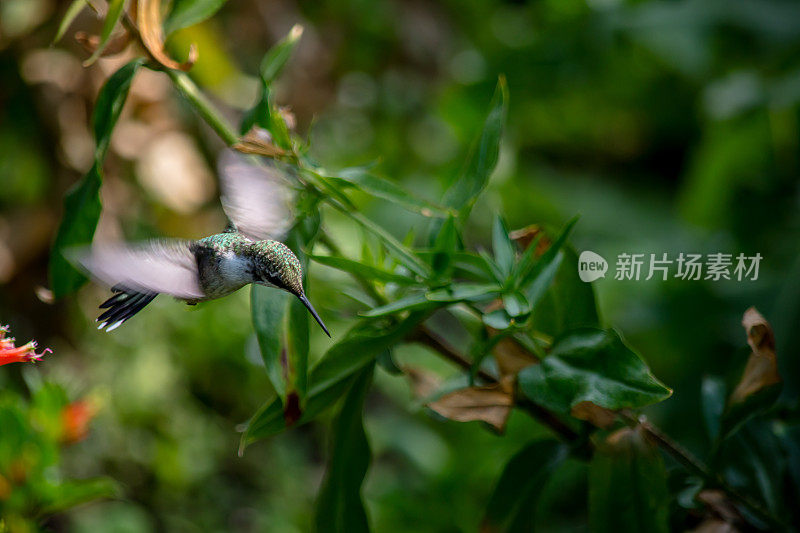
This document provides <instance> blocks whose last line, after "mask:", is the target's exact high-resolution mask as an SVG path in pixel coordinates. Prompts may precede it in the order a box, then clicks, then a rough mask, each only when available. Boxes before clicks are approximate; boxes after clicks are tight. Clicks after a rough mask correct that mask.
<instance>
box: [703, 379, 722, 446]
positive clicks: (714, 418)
mask: <svg viewBox="0 0 800 533" xmlns="http://www.w3.org/2000/svg"><path fill="white" fill-rule="evenodd" d="M700 397H701V400H702V401H701V407H702V410H703V421H704V422H705V424H706V431H707V432H708V438H709V439H710V440H711V442H715V441H716V440H717V438H718V437H719V430H720V422H721V420H722V413H723V412H724V411H725V398H726V397H727V390H726V387H725V381H724V380H723V379H721V378H719V377H716V376H705V377H704V378H703V382H702V385H701V388H700Z"/></svg>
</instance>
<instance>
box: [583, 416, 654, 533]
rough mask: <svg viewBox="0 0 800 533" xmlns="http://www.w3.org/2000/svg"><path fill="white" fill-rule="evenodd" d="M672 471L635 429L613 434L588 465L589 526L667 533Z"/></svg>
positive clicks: (599, 528)
mask: <svg viewBox="0 0 800 533" xmlns="http://www.w3.org/2000/svg"><path fill="white" fill-rule="evenodd" d="M668 511H669V493H668V492H667V473H666V470H665V468H664V462H663V460H662V459H661V455H660V454H659V452H658V450H657V449H656V448H655V446H653V445H652V444H650V443H649V442H648V441H647V440H646V439H645V437H644V436H643V435H642V434H641V433H640V432H639V431H638V430H633V429H628V428H625V429H622V430H620V431H618V432H617V433H614V434H612V435H611V436H610V437H609V438H608V440H607V441H606V442H605V443H603V444H602V445H601V446H598V449H597V451H596V452H595V454H594V457H593V458H592V462H591V465H590V466H589V528H590V529H591V530H592V531H596V532H598V533H604V532H613V533H618V532H625V531H631V532H636V533H638V532H640V531H652V532H653V533H660V532H663V533H666V532H667V531H668V530H669V529H668V527H667V517H668Z"/></svg>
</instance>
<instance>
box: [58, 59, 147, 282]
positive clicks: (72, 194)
mask: <svg viewBox="0 0 800 533" xmlns="http://www.w3.org/2000/svg"><path fill="white" fill-rule="evenodd" d="M141 65H142V60H141V59H137V60H134V61H131V62H130V63H128V64H127V65H125V66H123V67H122V68H120V69H119V70H118V71H117V72H115V73H114V74H113V75H112V76H111V77H110V78H109V79H108V80H107V81H106V83H105V85H104V86H103V88H102V89H101V90H100V94H99V95H98V97H97V103H96V104H95V109H94V114H93V116H92V124H93V126H94V135H95V142H96V148H95V162H94V165H92V168H91V169H90V170H89V172H88V173H87V174H86V176H84V177H83V179H81V181H79V182H78V183H77V184H76V185H75V186H74V187H73V188H72V189H70V190H69V191H68V192H67V194H66V196H65V197H64V215H63V217H62V220H61V224H60V225H59V227H58V231H57V233H56V238H55V241H54V242H53V247H52V249H51V252H50V265H49V273H50V284H51V287H52V290H53V295H54V296H55V297H56V298H61V297H63V296H65V295H67V294H69V293H71V292H73V291H75V290H77V289H78V288H79V287H80V286H81V285H83V283H84V282H85V281H86V277H85V276H84V275H83V274H82V273H81V272H79V271H78V270H76V269H75V268H74V267H73V266H72V265H71V264H70V262H69V261H68V260H67V259H66V257H64V250H66V249H68V248H72V247H74V246H80V245H85V244H89V243H90V242H91V241H92V237H93V236H94V231H95V229H96V228H97V221H98V220H99V219H100V211H101V209H102V205H101V203H100V185H101V183H102V179H103V178H102V166H103V160H104V159H105V155H106V151H107V149H108V143H109V142H110V139H111V132H112V131H113V129H114V125H115V124H116V123H117V119H118V118H119V114H120V113H121V112H122V107H123V105H124V104H125V99H126V98H127V96H128V90H129V89H130V86H131V82H132V81H133V77H134V76H135V75H136V71H137V70H138V69H139V67H140V66H141Z"/></svg>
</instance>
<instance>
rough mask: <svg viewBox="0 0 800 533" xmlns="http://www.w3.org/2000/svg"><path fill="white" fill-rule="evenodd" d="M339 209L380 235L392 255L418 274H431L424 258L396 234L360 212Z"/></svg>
mask: <svg viewBox="0 0 800 533" xmlns="http://www.w3.org/2000/svg"><path fill="white" fill-rule="evenodd" d="M339 210H340V211H341V212H342V213H344V214H345V215H346V216H348V217H349V218H351V219H352V220H354V221H355V222H357V223H358V224H359V225H361V227H363V228H364V229H365V230H367V231H369V232H370V233H372V234H373V235H375V236H376V237H378V238H379V239H380V240H381V242H382V243H383V245H384V246H386V249H387V250H388V251H389V253H390V254H392V256H393V257H395V258H396V259H397V260H398V261H399V262H400V264H402V265H403V266H404V267H406V268H407V269H409V270H410V271H412V272H414V273H415V274H417V275H420V276H422V277H424V278H427V277H428V275H429V274H430V272H429V268H428V265H426V264H425V263H424V262H422V260H420V258H419V257H417V255H416V254H415V253H414V252H413V251H411V249H409V248H408V247H407V246H405V245H404V244H403V243H401V242H400V241H398V240H397V239H396V238H395V237H394V235H392V234H391V233H389V232H388V231H386V230H385V229H383V228H382V227H381V226H379V225H377V224H375V223H374V222H373V221H371V220H370V219H368V218H367V217H365V216H364V215H362V214H361V213H359V212H356V211H349V210H347V209H343V208H339Z"/></svg>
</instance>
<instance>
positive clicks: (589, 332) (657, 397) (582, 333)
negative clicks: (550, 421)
mask: <svg viewBox="0 0 800 533" xmlns="http://www.w3.org/2000/svg"><path fill="white" fill-rule="evenodd" d="M519 387H520V390H521V391H522V392H523V394H525V396H527V397H528V398H529V399H531V400H533V401H534V402H536V403H538V404H539V405H542V406H544V407H547V408H549V409H553V410H555V411H559V412H562V413H569V412H570V411H571V410H572V408H573V407H575V406H576V405H578V404H579V403H581V402H585V401H588V402H593V403H595V404H597V405H599V406H600V407H605V408H607V409H622V408H626V407H627V408H638V407H644V406H645V405H649V404H652V403H656V402H660V401H662V400H665V399H666V398H668V397H669V396H670V395H671V394H672V391H671V390H670V389H669V388H667V387H666V386H664V384H662V383H661V382H660V381H659V380H658V379H656V378H655V376H653V374H652V373H651V372H650V369H649V368H647V365H646V364H645V363H644V361H642V359H641V358H640V357H639V355H638V354H636V353H635V352H634V351H633V350H631V349H630V348H629V347H628V346H627V345H626V344H625V343H624V342H623V341H622V339H621V338H620V337H619V335H618V334H617V333H616V332H615V331H613V330H601V329H596V328H582V329H578V330H574V331H572V332H569V333H567V334H565V335H564V336H562V337H560V338H558V339H556V341H555V342H554V343H553V347H552V349H551V351H550V354H549V355H548V356H547V357H545V358H544V360H543V361H542V362H541V363H540V364H538V365H534V366H530V367H527V368H525V369H523V370H522V371H521V372H520V373H519Z"/></svg>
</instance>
